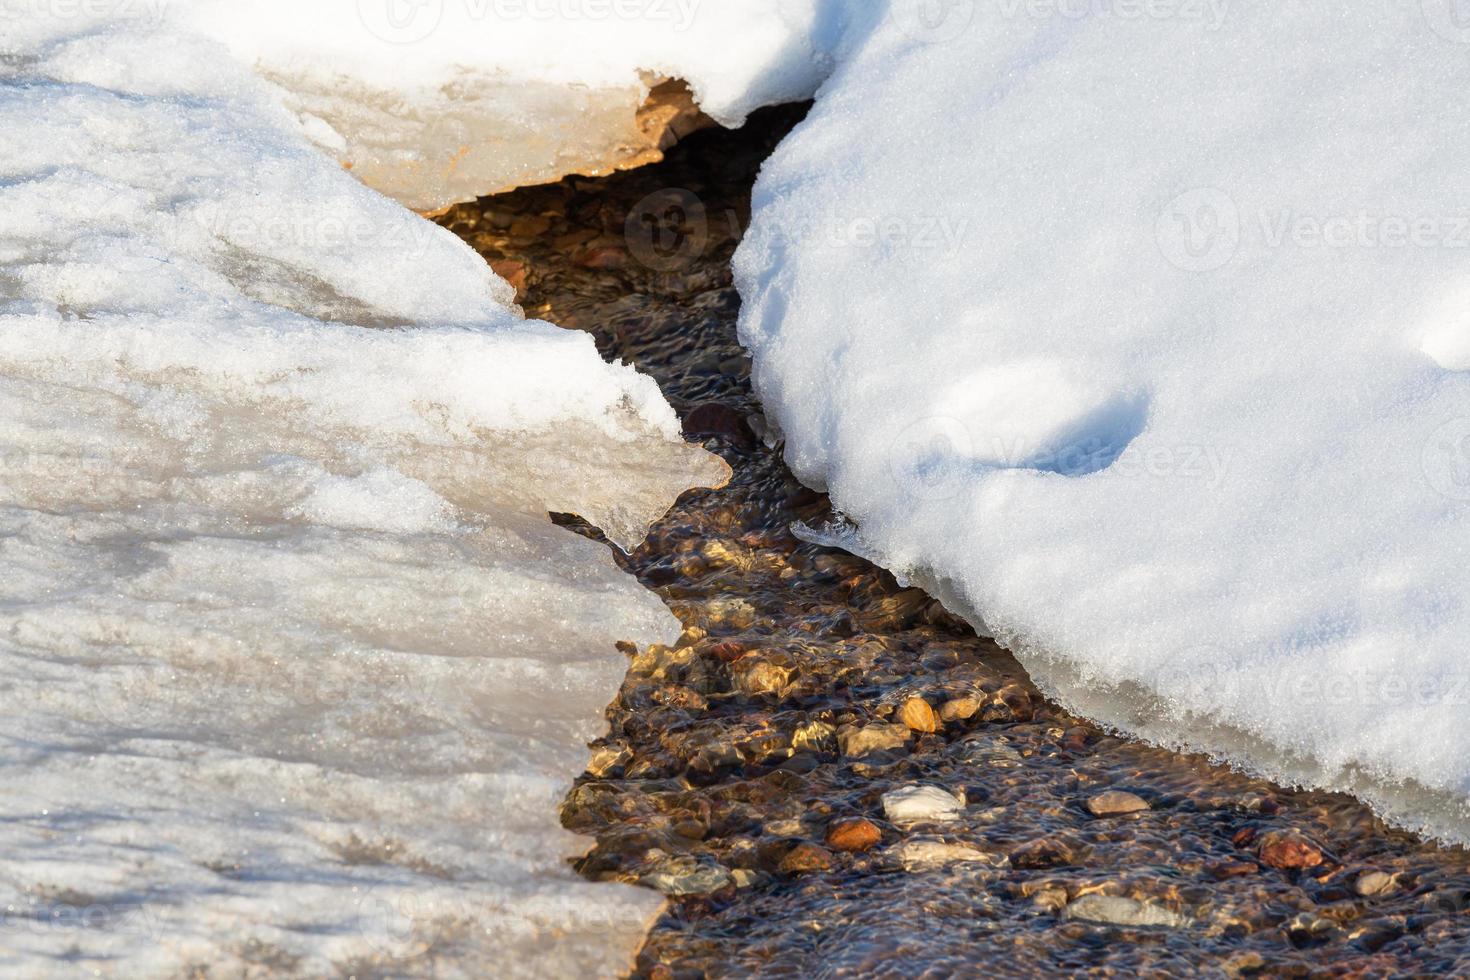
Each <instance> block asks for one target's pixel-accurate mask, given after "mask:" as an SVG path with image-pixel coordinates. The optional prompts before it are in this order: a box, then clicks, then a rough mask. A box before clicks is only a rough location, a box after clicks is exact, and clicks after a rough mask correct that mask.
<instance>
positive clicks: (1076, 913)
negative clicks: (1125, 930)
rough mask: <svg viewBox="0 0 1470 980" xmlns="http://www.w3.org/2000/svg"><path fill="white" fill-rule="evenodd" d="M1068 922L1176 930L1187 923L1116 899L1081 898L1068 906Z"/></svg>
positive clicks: (1164, 911)
mask: <svg viewBox="0 0 1470 980" xmlns="http://www.w3.org/2000/svg"><path fill="white" fill-rule="evenodd" d="M1066 916H1067V918H1069V919H1082V920H1084V921H1086V922H1099V923H1105V924H1107V925H1114V926H1127V927H1132V928H1151V927H1158V928H1164V929H1178V928H1180V927H1182V926H1185V925H1188V923H1189V920H1188V919H1186V918H1185V917H1184V916H1182V915H1179V914H1178V913H1177V912H1171V911H1169V910H1168V909H1166V908H1161V907H1160V906H1157V905H1152V904H1149V903H1146V902H1140V901H1137V900H1135V899H1132V898H1123V897H1121V896H1115V895H1084V896H1083V897H1082V898H1079V899H1077V900H1076V901H1074V902H1071V903H1069V904H1068V905H1067V908H1066Z"/></svg>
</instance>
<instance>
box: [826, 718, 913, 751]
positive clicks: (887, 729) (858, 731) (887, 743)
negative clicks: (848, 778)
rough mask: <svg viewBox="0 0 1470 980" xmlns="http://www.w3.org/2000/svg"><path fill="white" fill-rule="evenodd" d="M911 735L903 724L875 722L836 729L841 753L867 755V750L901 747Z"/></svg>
mask: <svg viewBox="0 0 1470 980" xmlns="http://www.w3.org/2000/svg"><path fill="white" fill-rule="evenodd" d="M911 737H912V735H911V733H910V732H909V730H908V728H907V727H906V726H904V725H884V724H875V725H866V726H864V727H862V728H855V727H844V728H840V729H838V731H837V744H838V745H839V746H840V747H841V748H842V754H843V755H867V754H868V753H869V752H882V751H884V750H886V749H900V748H903V747H904V746H905V745H907V744H908V740H909V739H910V738H911Z"/></svg>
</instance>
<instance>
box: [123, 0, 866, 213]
mask: <svg viewBox="0 0 1470 980" xmlns="http://www.w3.org/2000/svg"><path fill="white" fill-rule="evenodd" d="M135 7H136V9H137V11H138V13H139V15H140V17H144V19H146V14H147V12H148V11H149V10H152V11H154V12H155V18H154V19H157V20H161V21H163V22H165V23H167V24H170V25H177V26H179V27H182V28H185V29H187V30H188V31H190V32H192V33H195V34H198V35H201V36H206V37H211V38H214V39H215V40H218V41H219V42H220V43H222V44H224V45H226V46H227V47H228V48H229V49H230V51H231V53H232V55H233V56H234V57H235V58H236V59H237V60H239V61H241V62H243V63H245V64H248V65H251V66H252V67H253V68H254V69H255V70H256V71H257V72H258V73H259V74H260V75H261V76H262V77H264V78H267V79H268V80H269V81H270V82H271V83H272V85H273V86H275V88H276V90H277V93H278V96H279V100H280V101H281V102H282V104H283V105H286V106H287V107H289V109H290V110H291V112H292V115H293V116H294V118H295V119H296V121H297V124H298V125H299V126H300V128H301V130H302V132H304V133H305V134H306V135H307V136H308V137H309V138H310V139H312V140H313V142H315V143H316V144H317V145H318V146H320V147H321V148H322V149H324V150H325V151H326V152H329V153H332V154H333V155H335V156H336V157H337V158H338V159H340V160H341V161H342V162H344V163H346V164H349V165H350V166H352V168H353V170H354V172H356V173H357V174H358V176H360V177H361V178H362V179H363V180H365V181H366V182H367V183H369V184H370V185H372V186H374V187H377V188H378V189H380V190H382V191H384V192H385V193H388V194H391V195H392V196H394V197H395V198H397V199H399V200H401V201H403V202H404V203H406V204H408V205H409V206H410V207H414V208H416V209H418V210H422V211H429V210H433V209H436V208H439V207H442V206H443V205H446V204H450V203H453V202H455V201H461V200H469V199H472V198H474V197H476V196H477V195H480V194H487V193H491V192H493V191H498V190H503V189H506V188H509V187H512V186H520V185H525V184H531V183H537V182H542V181H547V180H556V179H558V178H560V177H561V176H563V175H564V174H567V173H573V172H578V173H603V172H607V171H609V170H611V169H613V167H614V166H616V165H618V161H621V160H641V159H643V158H644V157H643V154H641V153H640V152H638V150H637V147H639V146H641V145H642V143H643V141H644V139H643V137H642V136H641V135H640V132H639V128H640V125H641V120H640V119H639V117H638V111H639V108H640V106H642V105H643V103H644V101H645V99H646V98H647V96H648V94H649V85H650V82H653V81H657V80H659V79H678V80H683V81H686V82H687V83H688V84H689V87H690V89H691V90H692V92H693V94H694V97H695V99H696V101H697V102H698V104H699V106H700V108H701V109H702V110H703V111H704V112H705V113H706V114H708V115H709V116H710V117H712V118H713V119H715V120H716V121H718V122H720V123H722V124H724V125H727V126H733V125H739V124H740V123H741V122H743V121H744V118H745V116H746V115H747V114H748V113H750V112H751V111H752V110H754V109H756V108H759V107H760V106H763V105H770V104H773V103H777V102H786V101H792V100H795V99H804V98H808V97H810V95H811V93H812V92H813V91H815V89H816V86H817V84H818V83H819V82H820V80H821V78H822V77H823V74H824V72H825V71H826V70H827V69H828V68H829V67H830V63H831V59H830V57H829V55H828V52H827V46H828V45H829V44H830V43H832V42H834V41H835V40H836V39H837V38H838V37H840V26H841V23H842V20H843V17H845V13H844V11H843V6H842V5H836V4H824V3H821V2H819V0H321V2H311V3H303V2H301V0H251V2H250V3H241V2H239V0H167V2H166V3H165V2H163V0H136V2H135Z"/></svg>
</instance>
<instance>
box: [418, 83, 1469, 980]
mask: <svg viewBox="0 0 1470 980" xmlns="http://www.w3.org/2000/svg"><path fill="white" fill-rule="evenodd" d="M799 115H800V113H799V110H779V111H773V112H767V113H765V114H762V115H760V116H757V117H756V118H755V119H754V120H753V121H752V123H751V124H750V125H749V126H747V127H746V129H744V130H742V131H740V132H737V133H724V132H709V133H703V134H699V135H697V136H694V137H692V138H690V139H689V140H688V141H686V143H684V144H682V145H681V146H680V147H678V148H677V149H675V150H674V151H673V152H672V153H671V154H670V156H669V159H668V160H667V161H666V162H664V163H662V164H659V165H657V166H654V167H649V168H645V169H643V170H639V171H634V172H631V173H626V174H619V175H616V176H613V177H609V178H605V179H601V180H595V181H594V180H584V179H570V180H567V181H564V182H562V183H560V184H556V185H551V186H547V187H541V188H531V189H527V190H523V191H519V192H516V193H513V194H507V195H501V196H498V197H495V198H488V199H484V200H482V201H480V202H477V203H475V204H470V205H462V206H459V207H457V208H455V209H454V210H453V211H451V212H450V213H448V214H447V215H445V216H444V217H443V218H442V219H440V220H441V222H442V223H443V224H445V225H446V226H447V227H449V228H451V229H452V230H454V231H455V232H457V233H459V234H460V235H462V236H463V237H464V238H465V239H466V240H467V241H469V242H470V243H471V244H472V245H474V246H475V247H476V248H477V249H478V250H479V251H481V252H482V254H484V255H485V256H486V257H487V258H488V259H490V260H491V261H492V262H493V263H494V264H495V265H496V267H497V268H498V269H499V270H500V271H501V272H502V274H504V275H506V276H507V277H508V278H512V279H513V280H518V281H519V283H520V284H521V285H522V287H523V296H522V302H523V305H524V306H525V308H526V312H527V314H528V315H533V316H539V317H545V318H547V319H550V320H552V321H554V322H557V323H561V324H564V325H566V326H572V327H580V328H583V329H586V330H589V331H591V332H592V333H594V334H595V335H596V337H597V339H598V344H599V346H600V348H601V350H602V352H603V353H604V354H605V355H609V356H615V357H622V358H625V359H627V360H629V361H631V362H633V363H635V364H636V365H638V366H639V367H640V368H641V369H642V370H644V371H646V372H648V373H650V374H652V375H653V376H654V377H655V378H656V379H657V380H658V382H659V384H660V385H661V386H662V388H663V390H664V392H665V393H666V395H667V396H668V398H669V400H670V401H671V402H672V403H673V404H674V406H675V407H676V408H677V409H678V410H679V411H680V414H681V417H683V418H684V419H685V425H686V431H687V432H688V434H689V435H690V436H691V437H692V438H698V439H702V440H704V441H705V445H706V446H707V447H709V448H710V449H712V450H715V451H717V452H719V453H720V455H721V456H723V457H724V458H725V460H726V461H727V462H729V463H730V464H731V466H732V467H733V468H734V471H735V476H734V478H733V479H732V481H731V482H730V484H729V485H728V486H727V487H726V488H724V489H722V490H719V491H707V492H705V491H702V492H695V493H690V494H687V495H685V497H684V498H682V499H681V501H680V502H679V504H678V506H676V507H675V509H674V510H673V511H672V512H671V513H670V514H669V515H668V516H667V517H666V518H665V519H664V520H663V521H661V522H660V523H659V524H657V525H656V526H655V528H654V530H653V532H652V534H651V535H650V536H649V539H648V541H647V542H646V543H645V544H644V545H643V546H642V547H640V548H639V549H638V550H637V551H635V552H634V553H633V554H632V555H630V556H621V555H619V560H620V561H621V562H622V564H623V565H624V566H625V567H626V568H627V569H628V570H629V571H630V572H632V573H633V574H636V575H637V576H638V577H639V578H640V579H641V580H642V581H643V582H644V583H645V584H646V585H647V586H648V587H649V588H650V589H652V590H654V591H655V592H656V593H657V594H658V595H659V596H660V597H661V598H662V599H663V600H664V601H665V602H666V603H667V604H668V606H669V608H670V609H672V610H673V612H674V613H675V614H676V615H678V616H679V618H680V619H681V620H682V621H683V623H684V624H685V626H686V632H685V634H684V637H683V638H682V640H681V641H680V643H679V644H678V646H677V647H675V648H661V647H654V648H650V649H647V650H630V661H631V663H630V669H629V673H628V676H627V679H626V681H625V683H624V685H623V690H622V693H621V696H620V697H619V699H618V701H617V702H616V703H615V704H613V705H612V706H611V707H610V708H609V711H608V715H609V719H610V721H611V732H610V733H609V735H608V736H607V737H606V738H605V739H603V740H601V741H600V742H598V743H596V745H595V746H594V756H593V762H592V765H591V766H590V767H589V772H588V773H587V774H586V775H585V776H584V777H583V778H582V779H581V780H580V781H579V783H578V785H577V787H576V788H575V789H574V790H573V791H572V793H571V794H570V795H569V796H568V798H567V801H566V804H565V807H564V822H565V823H566V825H567V826H568V827H569V828H570V829H573V830H576V831H579V832H583V833H588V834H592V835H595V836H596V838H597V840H598V845H597V847H596V849H595V850H594V851H593V852H592V853H591V854H590V855H588V856H587V858H585V859H584V860H583V861H582V862H581V864H580V869H581V871H582V872H583V873H584V874H585V875H586V876H588V877H589V878H592V879H595V880H611V881H623V882H641V883H643V884H645V885H650V886H657V887H660V888H662V889H663V890H665V891H667V892H670V893H671V900H670V904H669V907H668V910H667V912H666V914H665V915H664V917H663V918H662V919H661V920H660V921H659V923H658V924H657V926H656V927H655V928H654V930H653V932H652V934H651V935H650V937H649V940H648V943H647V945H646V946H645V949H644V951H643V954H642V956H641V959H640V965H639V971H640V973H641V974H642V975H649V976H659V977H668V976H675V977H684V976H689V977H697V976H711V977H714V976H744V975H750V974H760V975H766V976H793V977H795V976H802V977H805V976H838V975H863V976H867V975H879V976H884V975H887V976H900V975H901V976H905V977H919V976H949V975H954V974H956V973H981V972H983V973H986V974H990V975H999V976H1004V975H1016V976H1031V975H1036V974H1038V973H1048V974H1051V973H1074V972H1082V971H1085V970H1095V971H1100V972H1105V973H1107V972H1112V973H1120V974H1125V973H1126V974H1142V975H1148V976H1160V975H1169V976H1179V975H1193V974H1197V973H1204V974H1206V975H1232V976H1235V975H1251V974H1261V975H1271V976H1283V975H1284V976H1390V975H1399V974H1414V975H1423V974H1465V973H1467V972H1470V911H1467V910H1470V855H1467V854H1466V852H1465V851H1464V850H1462V849H1445V848H1440V847H1437V846H1435V845H1432V844H1428V843H1425V842H1423V841H1420V840H1418V839H1417V838H1415V837H1413V836H1412V835H1408V834H1404V833H1400V832H1397V831H1393V830H1390V829H1387V828H1385V827H1384V825H1383V824H1382V823H1381V822H1380V821H1378V820H1377V819H1375V818H1374V817H1373V815H1372V814H1371V813H1370V812H1369V811H1368V810H1367V809H1366V808H1365V807H1363V806H1362V805H1360V804H1358V803H1356V802H1354V801H1353V800H1351V799H1349V798H1347V797H1343V796H1339V795H1331V794H1321V793H1308V792H1296V791H1292V790H1290V789H1287V788H1283V787H1279V786H1275V785H1272V784H1270V783H1267V782H1264V781H1261V780H1256V779H1251V778H1248V777H1246V776H1244V775H1241V774H1239V773H1236V772H1233V771H1231V770H1229V769H1226V768H1223V767H1220V766H1215V765H1212V764H1210V762H1209V761H1208V760H1206V759H1203V758H1201V757H1198V756H1191V755H1181V754H1177V753H1173V752H1168V751H1164V750H1162V749H1157V748H1154V747H1151V746H1148V745H1145V744H1142V743H1139V742H1136V741H1130V740H1127V739H1123V738H1118V737H1116V736H1114V735H1111V734H1109V733H1107V732H1105V731H1102V730H1100V729H1099V728H1097V727H1096V726H1093V725H1091V724H1089V723H1087V722H1086V721H1084V720H1082V719H1079V718H1076V717H1073V716H1071V715H1069V714H1068V713H1067V712H1066V711H1065V710H1063V709H1062V708H1060V707H1059V706H1057V705H1055V704H1053V703H1050V702H1048V701H1046V700H1045V699H1044V698H1043V697H1042V696H1041V695H1040V694H1039V693H1038V692H1037V690H1036V689H1035V688H1034V686H1032V685H1031V683H1030V682H1029V681H1028V680H1027V678H1026V675H1025V672H1024V670H1023V669H1022V668H1021V667H1020V665H1019V664H1018V663H1017V662H1016V661H1015V659H1014V658H1012V657H1011V656H1010V655H1009V654H1008V653H1006V652H1005V651H1003V650H1001V649H1000V648H998V647H997V646H996V645H995V644H993V643H991V642H989V641H987V640H982V639H978V638H977V637H975V635H974V633H973V632H972V631H971V630H969V629H968V627H966V626H965V625H964V624H963V623H961V622H960V621H958V620H956V619H955V618H954V617H952V616H950V615H949V614H948V613H946V612H945V611H944V610H943V609H942V608H941V607H940V606H939V605H938V604H937V603H936V602H933V601H932V600H930V599H929V598H928V597H927V596H925V595H924V594H923V593H921V592H919V591H918V590H916V589H904V588H901V587H900V586H899V585H898V584H897V583H896V582H895V581H894V580H893V578H892V577H891V576H889V575H888V574H887V573H886V572H883V571H882V570H880V569H877V568H875V567H873V566H872V565H870V564H869V563H867V562H865V561H863V560H861V559H859V558H855V557H853V556H851V555H848V554H845V553H843V552H841V551H838V550H835V549H831V548H822V547H818V546H816V545H812V544H805V543H802V542H801V541H799V540H797V539H796V538H795V537H794V536H793V535H792V533H791V531H790V525H791V524H792V523H793V522H796V521H804V522H807V523H808V524H820V523H821V522H822V521H823V520H824V519H826V518H828V517H830V513H829V510H828V507H827V504H826V500H825V498H824V497H822V496H821V495H820V494H817V493H813V492H811V491H809V490H807V489H805V488H803V487H801V486H800V485H798V484H797V483H796V482H795V481H794V480H793V479H792V477H791V476H790V475H789V474H788V473H787V472H786V470H785V468H784V467H783V466H782V464H781V462H780V452H779V447H777V448H774V449H773V448H767V447H766V446H764V445H763V444H762V441H761V439H760V438H759V437H758V435H757V432H758V431H760V430H761V424H760V422H759V405H758V404H757V403H756V402H755V401H754V399H753V397H752V395H751V393H750V387H749V379H748V371H749V362H748V360H747V359H746V358H745V357H744V355H743V353H742V351H741V349H740V347H739V345H738V344H737V343H736V341H735V320H736V315H737V311H738V303H739V299H738V296H737V295H736V293H735V290H734V289H733V287H732V286H731V284H730V276H729V269H728V267H729V258H730V255H731V253H732V252H733V250H734V247H735V244H736V243H737V242H738V240H739V235H740V231H741V229H742V228H743V227H744V225H745V221H746V218H747V214H748V195H749V189H750V185H751V182H752V181H753V179H754V176H755V173H756V170H757V168H758V166H759V163H760V161H761V160H762V159H763V158H764V157H765V155H766V154H767V153H768V152H769V150H770V148H771V147H772V146H773V145H774V144H775V142H776V141H777V140H779V138H780V136H781V135H782V134H783V133H784V132H785V131H787V130H788V129H789V127H790V126H791V125H793V124H794V123H795V122H796V121H797V119H798V118H799ZM564 522H565V523H568V524H569V525H572V526H581V527H582V528H583V530H584V531H585V532H586V533H588V534H591V535H594V536H595V535H596V532H595V531H592V530H591V529H588V528H586V527H585V526H583V525H580V522H578V521H576V520H575V519H574V518H566V519H564ZM914 697H918V698H921V699H923V700H924V701H925V703H926V704H928V705H930V706H932V708H933V709H935V710H937V709H940V708H941V707H942V706H943V705H945V703H946V702H951V704H950V705H949V710H948V715H949V717H950V720H948V721H941V722H939V723H938V724H936V725H935V726H934V727H936V729H937V730H936V731H933V732H925V731H914V732H910V733H909V735H908V736H907V738H905V739H903V740H902V742H901V744H899V743H900V738H899V735H898V729H895V728H884V729H881V730H876V731H875V732H873V733H871V734H872V737H874V739H875V741H877V742H878V743H880V745H881V742H882V736H884V735H886V736H887V737H888V738H887V741H888V742H889V743H890V744H889V747H887V748H882V747H876V748H875V749H874V750H873V751H871V752H870V753H868V754H865V755H856V754H844V752H843V751H842V747H843V743H845V744H846V748H847V750H848V752H849V753H851V752H854V751H855V749H856V748H857V747H858V746H857V745H856V744H855V741H854V739H853V738H852V731H853V727H859V728H860V727H862V726H865V725H874V724H877V725H885V726H891V725H892V724H893V723H894V722H895V721H896V720H897V718H898V717H899V716H900V714H901V713H902V712H901V706H902V705H903V704H904V703H905V702H906V701H908V700H909V699H911V698H914ZM966 714H967V717H961V715H966ZM906 716H907V717H908V718H909V719H910V720H913V721H916V722H917V725H918V727H919V728H920V729H922V728H926V727H930V726H929V725H927V724H926V718H925V716H924V713H923V710H922V709H918V708H916V707H914V706H913V705H912V704H911V705H910V707H909V710H908V712H907V713H906ZM850 726H852V727H850ZM911 783H927V784H933V785H938V786H942V787H944V788H946V789H947V790H949V791H951V792H954V793H963V795H964V797H965V799H966V801H967V805H966V806H965V808H964V809H963V810H962V812H961V816H960V818H959V819H958V820H957V821H954V822H951V823H946V824H927V825H925V824H921V825H917V826H901V825H898V824H895V823H893V822H891V821H889V820H886V819H885V817H884V808H883V806H882V803H881V799H880V798H881V796H882V794H883V793H885V792H887V791H889V790H892V789H894V788H896V787H900V786H904V785H907V784H911ZM1104 790H1123V791H1127V792H1129V793H1132V794H1135V795H1136V796H1137V797H1139V798H1141V799H1142V800H1143V801H1145V802H1146V803H1147V804H1148V809H1147V810H1144V811H1140V812H1135V813H1131V814H1129V815H1124V816H1106V817H1097V816H1094V815H1093V814H1092V813H1091V812H1089V810H1088V808H1087V805H1086V804H1087V801H1088V800H1089V799H1091V798H1092V797H1094V796H1095V795H1097V794H1098V793H1100V792H1102V791H1104ZM846 817H862V818H866V819H867V820H869V821H870V822H871V823H872V825H873V826H874V827H875V828H876V830H877V832H878V837H879V839H878V840H877V842H876V843H874V844H873V845H872V846H871V847H870V848H869V849H867V850H865V851H855V852H849V851H843V850H840V849H838V848H837V847H835V846H832V845H830V844H829V843H828V841H827V835H828V832H829V830H830V828H831V825H832V824H833V823H834V822H836V821H838V820H840V819H842V818H846ZM923 840H930V841H944V842H949V843H955V844H962V845H968V846H970V847H972V848H973V849H974V850H975V851H976V852H978V853H975V854H971V855H970V856H971V857H973V858H975V859H974V860H970V861H967V862H964V863H957V864H950V865H949V866H947V867H940V868H936V869H931V870H923V869H919V868H916V867H914V866H913V861H912V859H911V860H910V861H909V866H910V867H909V869H907V870H906V869H905V868H904V866H903V863H904V862H903V860H902V856H901V853H900V852H899V851H898V850H896V848H897V845H900V844H902V843H904V842H906V841H907V842H913V841H923ZM844 843H845V842H844ZM1290 865H1297V867H1291V866H1290ZM1375 872H1381V873H1382V874H1381V876H1379V875H1376V874H1374V873H1375ZM1362 892H1367V893H1368V894H1361V893H1362ZM1094 893H1097V894H1102V895H1110V896H1126V897H1129V898H1132V899H1134V900H1136V901H1138V902H1141V903H1143V904H1144V906H1145V913H1146V914H1149V915H1151V916H1152V917H1153V918H1154V919H1156V920H1157V919H1161V918H1168V919H1170V921H1171V922H1172V923H1173V924H1171V925H1155V926H1126V927H1125V926H1120V925H1113V924H1106V923H1099V922H1095V921H1091V920H1089V919H1088V918H1086V916H1089V915H1096V914H1098V912H1097V908H1098V905H1097V903H1095V902H1079V899H1081V898H1083V897H1084V896H1087V895H1091V894H1094ZM1131 908H1133V909H1134V911H1137V907H1136V906H1134V907H1131ZM1159 910H1163V912H1166V913H1169V915H1167V916H1162V915H1160V913H1159ZM1111 911H1112V912H1116V911H1117V907H1116V906H1113V907H1111Z"/></svg>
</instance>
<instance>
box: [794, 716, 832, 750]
mask: <svg viewBox="0 0 1470 980" xmlns="http://www.w3.org/2000/svg"><path fill="white" fill-rule="evenodd" d="M836 731H837V729H835V728H833V727H832V726H831V725H829V724H827V723H826V722H825V721H812V722H808V723H807V724H805V725H802V726H801V727H800V728H798V729H797V730H796V731H795V732H793V733H792V734H791V748H792V751H794V752H826V751H828V750H829V749H831V747H832V743H833V735H834V734H835V733H836Z"/></svg>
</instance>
